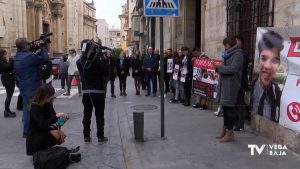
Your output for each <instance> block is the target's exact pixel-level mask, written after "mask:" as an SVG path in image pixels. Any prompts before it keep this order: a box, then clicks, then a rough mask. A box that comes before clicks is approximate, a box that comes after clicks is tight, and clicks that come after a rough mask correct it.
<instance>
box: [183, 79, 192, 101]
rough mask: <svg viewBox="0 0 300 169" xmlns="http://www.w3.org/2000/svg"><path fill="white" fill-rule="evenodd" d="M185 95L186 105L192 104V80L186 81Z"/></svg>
mask: <svg viewBox="0 0 300 169" xmlns="http://www.w3.org/2000/svg"><path fill="white" fill-rule="evenodd" d="M183 87H184V95H185V100H184V102H185V103H190V100H191V92H192V91H191V90H192V80H186V81H185V83H184V85H183Z"/></svg>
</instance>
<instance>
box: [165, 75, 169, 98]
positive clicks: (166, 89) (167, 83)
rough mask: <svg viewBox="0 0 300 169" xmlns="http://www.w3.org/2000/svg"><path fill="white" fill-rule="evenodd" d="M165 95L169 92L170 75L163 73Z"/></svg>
mask: <svg viewBox="0 0 300 169" xmlns="http://www.w3.org/2000/svg"><path fill="white" fill-rule="evenodd" d="M164 81H165V87H166V88H165V94H167V93H168V92H170V74H168V73H165V80H164Z"/></svg>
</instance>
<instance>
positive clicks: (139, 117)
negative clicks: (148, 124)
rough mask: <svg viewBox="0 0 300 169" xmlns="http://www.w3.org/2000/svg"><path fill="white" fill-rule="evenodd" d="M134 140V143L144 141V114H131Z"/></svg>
mask: <svg viewBox="0 0 300 169" xmlns="http://www.w3.org/2000/svg"><path fill="white" fill-rule="evenodd" d="M133 128H134V138H135V140H136V141H140V142H143V141H144V112H133Z"/></svg>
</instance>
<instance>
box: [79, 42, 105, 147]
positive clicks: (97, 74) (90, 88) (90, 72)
mask: <svg viewBox="0 0 300 169" xmlns="http://www.w3.org/2000/svg"><path fill="white" fill-rule="evenodd" d="M94 43H95V42H93V41H91V40H83V41H82V42H81V47H83V46H84V48H83V49H82V50H83V51H82V56H81V58H80V59H79V60H77V62H76V65H77V68H78V71H79V74H80V76H81V77H82V78H81V82H82V91H83V96H82V103H83V106H84V110H83V121H82V123H83V136H84V142H90V141H91V136H90V132H91V128H90V125H91V117H92V112H93V107H94V108H95V115H96V123H97V137H98V142H99V143H104V142H106V141H107V140H108V139H107V138H106V137H104V107H105V76H106V75H107V74H108V69H107V66H106V64H105V61H104V58H103V57H100V56H97V54H96V47H95V46H94V45H95V44H94Z"/></svg>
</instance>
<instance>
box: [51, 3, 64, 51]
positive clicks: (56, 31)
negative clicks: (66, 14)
mask: <svg viewBox="0 0 300 169" xmlns="http://www.w3.org/2000/svg"><path fill="white" fill-rule="evenodd" d="M63 7H64V3H63V1H61V0H54V1H52V2H51V14H52V24H53V25H52V31H53V40H52V45H53V53H63V52H64V51H63V45H62V39H63V38H62V31H61V26H62V25H61V18H62V15H63V12H62V8H63Z"/></svg>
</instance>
